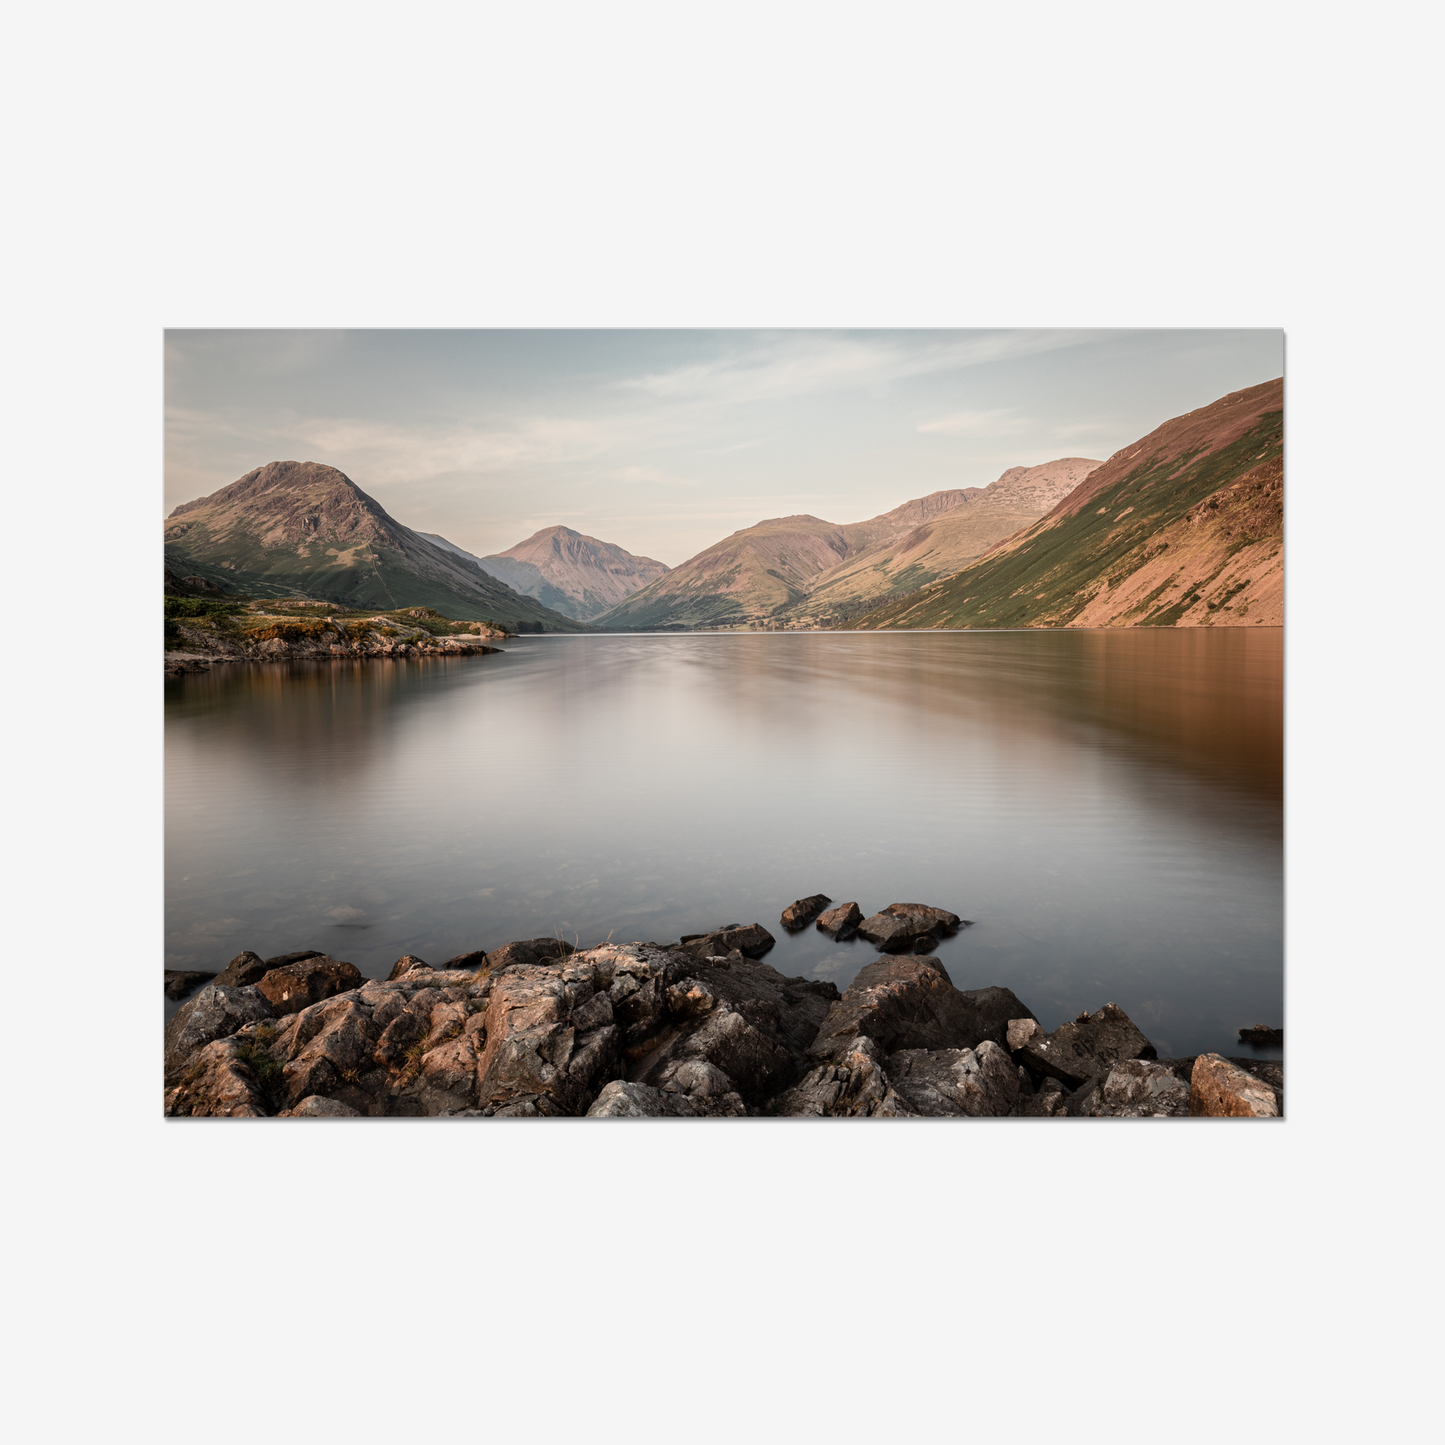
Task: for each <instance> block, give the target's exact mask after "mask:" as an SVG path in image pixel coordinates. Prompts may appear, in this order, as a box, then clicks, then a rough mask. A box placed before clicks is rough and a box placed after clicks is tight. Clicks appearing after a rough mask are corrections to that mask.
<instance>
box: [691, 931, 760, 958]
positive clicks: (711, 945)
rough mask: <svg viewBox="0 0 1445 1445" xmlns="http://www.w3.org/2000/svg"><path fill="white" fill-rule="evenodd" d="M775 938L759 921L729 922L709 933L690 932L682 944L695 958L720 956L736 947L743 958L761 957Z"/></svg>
mask: <svg viewBox="0 0 1445 1445" xmlns="http://www.w3.org/2000/svg"><path fill="white" fill-rule="evenodd" d="M776 942H777V939H776V938H774V937H773V935H772V934H771V933H769V932H768V930H767V929H766V928H764V927H763V925H762V924H761V923H749V924H747V925H746V926H740V925H739V924H736V923H729V924H727V925H726V926H724V927H722V928H715V929H714V930H713V931H712V932H711V933H699V934H691V935H689V936H688V937H687V938H685V939H684V940H683V946H684V947H685V948H686V949H687V951H688V952H689V953H690V954H692V955H693V956H694V957H695V958H712V957H722V956H724V955H726V954H728V953H730V952H731V951H732V950H733V949H737V950H738V952H739V953H741V954H742V955H743V957H744V958H761V957H762V956H763V955H764V954H765V953H766V952H767V951H768V950H769V949H770V948H771V947H772V946H773V945H774V944H775V943H776Z"/></svg>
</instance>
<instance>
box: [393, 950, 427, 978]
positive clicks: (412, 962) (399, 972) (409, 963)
mask: <svg viewBox="0 0 1445 1445" xmlns="http://www.w3.org/2000/svg"><path fill="white" fill-rule="evenodd" d="M430 967H431V964H429V963H428V962H427V961H426V960H425V959H424V958H418V957H417V956H416V955H415V954H414V953H406V954H403V955H402V956H401V957H400V958H399V959H397V961H396V962H395V963H394V964H392V966H391V972H390V973H389V974H387V976H386V979H387V982H388V983H394V982H395V981H396V980H397V979H399V978H405V977H406V976H407V974H409V973H410V972H411V971H412V970H413V969H417V968H427V969H429V968H430Z"/></svg>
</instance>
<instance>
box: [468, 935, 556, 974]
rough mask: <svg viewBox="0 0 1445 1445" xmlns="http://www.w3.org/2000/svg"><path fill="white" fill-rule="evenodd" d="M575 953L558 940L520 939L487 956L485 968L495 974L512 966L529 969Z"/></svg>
mask: <svg viewBox="0 0 1445 1445" xmlns="http://www.w3.org/2000/svg"><path fill="white" fill-rule="evenodd" d="M576 952H577V950H576V949H575V948H574V947H573V946H572V945H571V944H570V943H566V942H564V941H563V940H562V939H560V938H521V939H518V940H517V941H516V942H515V943H506V944H503V945H502V947H501V948H497V949H494V950H493V951H492V952H491V953H489V954H487V967H488V969H489V970H490V971H491V972H492V973H493V974H495V973H498V972H500V970H502V969H504V968H510V967H512V965H513V964H524V965H527V966H529V967H530V966H532V965H535V964H539V963H548V962H552V961H555V960H556V959H559V958H567V957H569V956H570V955H571V954H574V953H576Z"/></svg>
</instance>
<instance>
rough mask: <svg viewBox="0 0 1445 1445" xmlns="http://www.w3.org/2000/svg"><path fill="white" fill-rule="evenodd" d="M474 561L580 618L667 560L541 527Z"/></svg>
mask: <svg viewBox="0 0 1445 1445" xmlns="http://www.w3.org/2000/svg"><path fill="white" fill-rule="evenodd" d="M476 560H477V562H478V563H479V564H480V565H481V566H482V567H483V568H484V569H485V570H486V571H488V572H490V573H491V574H492V576H494V577H500V578H501V579H502V581H504V582H505V583H507V584H508V586H511V587H515V588H516V589H517V591H518V592H525V593H526V594H527V595H528V596H529V597H535V598H537V599H538V601H540V602H543V603H545V604H546V605H547V606H548V607H553V608H555V609H556V610H557V611H558V612H561V613H564V614H565V615H566V616H568V617H575V618H576V619H577V620H578V621H579V622H590V621H591V620H592V619H593V618H595V617H599V616H600V615H601V614H602V613H604V612H606V611H607V609H608V608H609V607H615V606H617V604H618V603H619V602H622V601H623V600H624V599H626V598H628V597H630V596H632V594H633V593H634V592H636V591H638V590H639V589H640V588H642V587H645V586H647V584H648V583H649V582H652V581H654V580H655V579H657V578H658V577H661V576H662V575H663V574H664V573H665V572H667V571H668V568H667V566H666V564H665V563H662V562H658V561H655V560H654V559H653V558H651V557H634V556H633V555H632V553H631V552H628V551H626V550H625V549H624V548H622V547H619V546H617V545H616V543H614V542H599V541H598V540H597V538H596V537H586V536H583V534H582V533H581V532H574V531H573V530H572V529H571V528H570V527H544V528H543V529H542V530H541V531H540V532H537V533H535V534H534V535H533V536H531V537H528V538H527V540H526V541H525V542H518V543H517V545H516V546H515V547H508V548H507V550H506V551H505V552H496V553H493V554H491V555H490V556H487V557H478V558H477V559H476Z"/></svg>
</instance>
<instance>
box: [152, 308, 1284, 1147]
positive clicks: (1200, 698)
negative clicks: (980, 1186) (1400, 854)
mask: <svg viewBox="0 0 1445 1445" xmlns="http://www.w3.org/2000/svg"><path fill="white" fill-rule="evenodd" d="M165 365H166V382H165V384H166V423H165V424H166V455H165V498H164V507H163V523H162V530H163V537H164V553H165V568H164V572H165V575H164V592H165V640H164V673H165V681H164V687H165V777H166V796H165V825H166V857H165V951H166V957H165V988H164V1008H165V1042H164V1064H163V1069H164V1109H165V1113H166V1114H167V1115H168V1116H171V1117H176V1118H192V1119H194V1118H201V1117H225V1118H243V1117H250V1118H255V1117H267V1118H271V1117H275V1118H373V1119H375V1118H409V1117H442V1118H447V1119H452V1120H463V1119H468V1120H490V1119H506V1118H512V1119H514V1118H531V1119H552V1118H561V1117H583V1116H585V1117H588V1118H649V1119H651V1118H660V1119H710V1120H722V1119H780V1118H786V1119H798V1118H830V1119H831V1118H894V1119H909V1118H952V1119H967V1120H981V1119H990V1118H992V1119H998V1118H1007V1119H1030V1120H1033V1119H1058V1120H1066V1121H1068V1120H1078V1119H1101V1118H1125V1119H1130V1120H1134V1119H1140V1120H1142V1119H1166V1118H1184V1117H1201V1116H1210V1117H1236V1118H1280V1117H1283V1113H1284V1072H1283V1070H1284V1062H1283V1061H1284V1034H1283V1026H1284V953H1283V877H1284V873H1283V865H1284V858H1283V761H1284V759H1283V706H1284V630H1283V629H1284V377H1283V373H1284V337H1283V333H1282V332H1280V331H1279V330H1270V329H1250V330H1237V331H1231V330H1177V331H1175V330H1095V331H1080V330H1060V331H1041V330H1012V331H1011V330H987V331H982V330H980V331H967V330H927V331H883V330H873V331H860V330H836V331H827V330H820V331H797V330H790V331H762V330H759V331H744V330H723V331H705V330H696V331H690V330H669V331H646V330H617V331H604V330H589V331H564V330H536V331H488V330H477V331H466V330H453V331H441V330H438V331H355V332H319V331H242V330H236V331H172V332H169V333H167V336H166V362H165ZM1028 1127H1032V1126H1028ZM1061 1127H1064V1126H1061Z"/></svg>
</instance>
